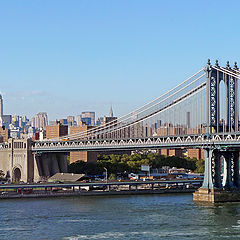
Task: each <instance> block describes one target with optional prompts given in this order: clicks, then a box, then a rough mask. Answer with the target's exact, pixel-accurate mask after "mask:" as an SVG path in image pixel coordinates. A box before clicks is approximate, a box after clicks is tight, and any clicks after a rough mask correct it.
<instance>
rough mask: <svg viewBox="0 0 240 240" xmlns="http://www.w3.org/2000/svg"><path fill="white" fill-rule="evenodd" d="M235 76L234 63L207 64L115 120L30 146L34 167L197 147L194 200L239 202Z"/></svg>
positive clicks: (239, 141)
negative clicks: (96, 155)
mask: <svg viewBox="0 0 240 240" xmlns="http://www.w3.org/2000/svg"><path fill="white" fill-rule="evenodd" d="M239 76H240V71H239V68H238V67H237V63H235V64H234V66H230V64H229V62H227V64H226V66H224V67H222V66H220V65H219V63H218V61H217V60H216V62H215V63H214V64H211V62H210V60H208V63H207V65H206V66H205V67H204V68H202V69H200V70H199V71H197V72H196V73H195V74H193V75H192V76H190V77H189V78H187V79H186V80H184V81H183V82H181V83H180V84H178V85H177V86H176V87H174V88H173V89H171V90H169V91H168V92H166V93H164V94H162V95H161V96H159V97H158V98H156V99H154V100H153V101H151V102H149V103H147V104H145V105H143V106H142V107H139V108H138V109H135V110H134V111H132V112H130V113H128V114H126V115H124V116H122V117H120V118H118V119H114V120H113V121H111V122H108V123H106V124H104V125H102V126H98V127H94V128H92V129H89V130H86V131H83V132H79V133H74V134H70V135H66V136H62V137H60V138H55V139H45V140H43V141H34V142H32V143H31V151H32V152H33V153H34V159H35V162H37V165H38V167H39V166H40V165H41V164H42V165H44V164H43V162H45V163H46V162H47V161H50V160H49V159H51V158H53V157H51V156H54V154H55V155H56V154H64V153H68V152H73V151H97V152H98V151H111V150H136V149H177V148H185V149H191V148H199V149H203V150H204V157H205V175H204V182H203V186H202V188H201V189H200V190H199V191H198V192H197V193H195V194H194V199H195V200H197V201H198V200H200V201H210V202H217V201H229V200H233V201H234V200H237V201H240V178H239V149H240V132H239V106H238V79H239ZM0 147H1V148H8V147H9V144H5V145H4V144H3V145H1V146H0ZM53 162H54V164H55V165H56V161H53ZM54 164H52V165H54ZM60 165H61V164H60ZM44 166H45V165H44ZM44 171H45V172H47V171H48V170H44ZM40 175H41V174H40ZM236 190H237V192H236ZM229 191H230V192H229Z"/></svg>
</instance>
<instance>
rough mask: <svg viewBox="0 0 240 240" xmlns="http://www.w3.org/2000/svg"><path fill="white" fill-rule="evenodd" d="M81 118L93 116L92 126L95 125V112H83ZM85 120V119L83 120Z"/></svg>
mask: <svg viewBox="0 0 240 240" xmlns="http://www.w3.org/2000/svg"><path fill="white" fill-rule="evenodd" d="M81 118H82V119H83V118H85V119H87V118H91V126H94V125H95V112H82V114H81ZM82 121H83V120H82Z"/></svg>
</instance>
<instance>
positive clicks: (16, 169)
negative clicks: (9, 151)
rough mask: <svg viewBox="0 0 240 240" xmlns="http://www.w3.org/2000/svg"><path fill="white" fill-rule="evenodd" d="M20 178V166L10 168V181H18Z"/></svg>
mask: <svg viewBox="0 0 240 240" xmlns="http://www.w3.org/2000/svg"><path fill="white" fill-rule="evenodd" d="M21 178H22V167H21V166H20V165H17V166H15V167H14V168H13V170H12V181H13V182H16V183H18V182H20V181H21Z"/></svg>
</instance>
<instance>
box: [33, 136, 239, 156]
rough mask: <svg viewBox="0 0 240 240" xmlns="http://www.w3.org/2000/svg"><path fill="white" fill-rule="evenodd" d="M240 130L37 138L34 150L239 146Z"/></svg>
mask: <svg viewBox="0 0 240 240" xmlns="http://www.w3.org/2000/svg"><path fill="white" fill-rule="evenodd" d="M239 147H240V132H234V133H219V134H211V135H207V134H191V135H172V136H154V137H147V138H128V139H89V140H69V141H61V140H59V141H51V140H46V141H36V142H33V145H32V151H33V152H37V153H43V152H72V151H107V150H136V149H161V148H239Z"/></svg>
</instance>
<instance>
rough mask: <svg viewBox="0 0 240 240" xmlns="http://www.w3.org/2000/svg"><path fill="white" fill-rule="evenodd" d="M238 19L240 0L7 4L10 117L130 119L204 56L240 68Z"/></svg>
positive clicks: (5, 83) (5, 88) (2, 33)
mask: <svg viewBox="0 0 240 240" xmlns="http://www.w3.org/2000/svg"><path fill="white" fill-rule="evenodd" d="M239 13H240V1H239V0H235V1H234V0H232V1H225V0H218V1H217V0H216V1H205V0H201V1H193V0H188V1H187V0H181V1H180V0H165V1H163V0H108V1H107V0H106V1H105V0H95V1H94V0H84V1H83V0H65V1H62V0H50V1H49V0H34V1H33V0H24V1H19V0H11V1H3V0H2V1H0V79H1V86H0V92H1V93H2V94H3V98H4V113H5V114H15V113H16V114H20V115H27V116H28V117H32V116H33V115H34V114H36V113H37V112H40V111H46V112H47V113H48V115H49V118H50V120H54V119H56V118H63V117H66V116H67V115H77V114H80V113H81V112H82V111H88V110H89V111H96V113H97V115H98V116H101V115H107V114H108V113H109V109H110V106H111V105H112V106H113V110H114V113H115V115H117V116H120V115H123V114H125V113H128V112H129V111H131V110H134V109H135V108H136V107H139V106H141V105H142V104H144V103H147V102H148V101H151V100H152V99H154V98H156V97H158V96H159V95H161V94H162V93H164V92H165V91H167V90H168V89H170V88H172V87H174V86H175V85H176V84H178V83H180V82H181V81H183V80H184V79H185V78H187V77H188V76H190V75H192V74H193V73H195V72H196V71H197V70H198V69H200V68H202V67H203V66H204V65H205V63H206V62H207V59H208V58H211V59H212V60H215V59H216V58H218V59H219V61H220V63H221V64H222V65H225V62H226V61H227V60H230V62H231V63H233V62H234V61H238V62H240V28H239V26H240V14H239Z"/></svg>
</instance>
